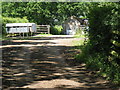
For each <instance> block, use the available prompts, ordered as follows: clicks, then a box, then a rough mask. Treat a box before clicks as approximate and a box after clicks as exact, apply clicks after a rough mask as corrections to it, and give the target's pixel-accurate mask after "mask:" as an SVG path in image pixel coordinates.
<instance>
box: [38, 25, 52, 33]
mask: <svg viewBox="0 0 120 90" xmlns="http://www.w3.org/2000/svg"><path fill="white" fill-rule="evenodd" d="M37 33H45V34H50V25H37Z"/></svg>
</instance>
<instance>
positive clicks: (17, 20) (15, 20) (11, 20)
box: [2, 17, 29, 35]
mask: <svg viewBox="0 0 120 90" xmlns="http://www.w3.org/2000/svg"><path fill="white" fill-rule="evenodd" d="M28 22H29V21H28V20H27V19H26V18H25V17H24V18H11V17H2V34H3V35H5V34H6V24H7V23H28Z"/></svg>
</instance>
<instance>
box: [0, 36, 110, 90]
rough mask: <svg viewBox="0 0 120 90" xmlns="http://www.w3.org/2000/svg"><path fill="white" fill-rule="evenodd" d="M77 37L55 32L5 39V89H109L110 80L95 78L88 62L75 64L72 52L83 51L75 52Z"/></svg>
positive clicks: (3, 47) (3, 49)
mask: <svg viewBox="0 0 120 90" xmlns="http://www.w3.org/2000/svg"><path fill="white" fill-rule="evenodd" d="M78 40H81V39H78V38H73V36H70V35H68V36H67V35H66V36H65V35H63V36H57V35H54V36H48V37H35V38H34V39H29V40H11V41H3V46H1V47H0V48H2V52H3V89H6V90H8V89H11V88H21V89H23V88H27V89H28V88H29V89H38V90H39V89H40V88H56V89H57V88H59V89H60V88H72V89H88V88H90V89H91V88H94V89H108V88H109V87H110V85H109V83H108V81H105V80H103V79H102V78H100V77H99V78H98V77H96V76H95V74H94V72H93V71H90V70H87V69H86V68H85V64H75V60H74V58H73V55H74V54H76V52H78V53H79V52H80V51H74V49H73V48H75V47H74V45H73V43H72V42H73V41H78ZM71 53H72V55H71ZM56 89H55V90H56ZM40 90H41V89H40Z"/></svg>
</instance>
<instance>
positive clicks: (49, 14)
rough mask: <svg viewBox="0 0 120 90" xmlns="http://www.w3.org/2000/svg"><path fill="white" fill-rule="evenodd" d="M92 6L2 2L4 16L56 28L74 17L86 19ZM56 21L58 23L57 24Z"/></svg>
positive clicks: (86, 4)
mask: <svg viewBox="0 0 120 90" xmlns="http://www.w3.org/2000/svg"><path fill="white" fill-rule="evenodd" d="M90 5H91V4H90V3H84V2H72V3H71V2H59V3H58V2H2V16H3V17H20V18H22V17H25V16H26V17H27V18H28V20H29V21H30V22H34V23H37V24H39V25H40V24H49V25H53V26H54V25H55V24H59V25H61V24H62V23H63V22H64V20H65V19H67V18H68V17H70V16H72V15H74V16H77V17H79V16H83V17H86V15H87V14H88V12H89V10H88V9H89V8H88V7H90ZM78 10H79V12H77V13H76V11H78ZM55 19H57V20H58V22H55Z"/></svg>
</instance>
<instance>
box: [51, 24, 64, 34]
mask: <svg viewBox="0 0 120 90" xmlns="http://www.w3.org/2000/svg"><path fill="white" fill-rule="evenodd" d="M50 30H51V34H54V35H60V34H62V30H63V27H62V26H61V25H55V26H53V27H51V29H50Z"/></svg>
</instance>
